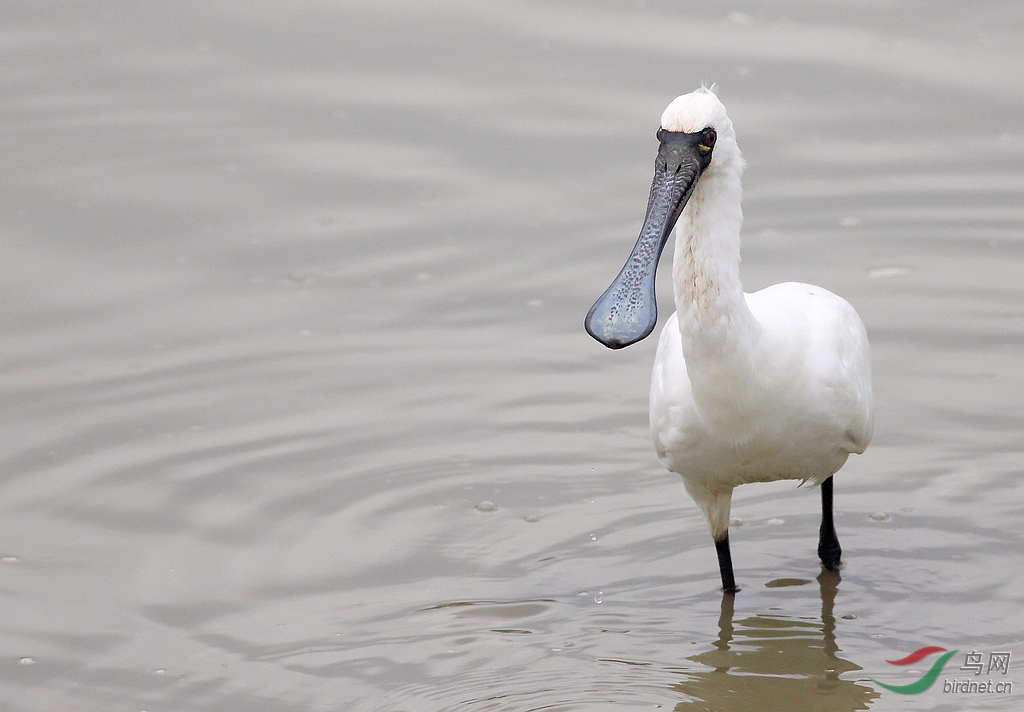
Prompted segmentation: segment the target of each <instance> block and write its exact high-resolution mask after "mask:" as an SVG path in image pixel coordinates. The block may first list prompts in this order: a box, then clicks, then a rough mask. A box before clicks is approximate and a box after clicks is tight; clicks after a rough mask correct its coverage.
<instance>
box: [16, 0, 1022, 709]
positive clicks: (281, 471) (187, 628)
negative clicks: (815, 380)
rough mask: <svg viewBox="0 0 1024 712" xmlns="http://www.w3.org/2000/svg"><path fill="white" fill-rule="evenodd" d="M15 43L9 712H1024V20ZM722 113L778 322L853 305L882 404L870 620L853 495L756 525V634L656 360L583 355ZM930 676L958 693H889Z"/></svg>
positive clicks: (162, 36)
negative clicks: (658, 165)
mask: <svg viewBox="0 0 1024 712" xmlns="http://www.w3.org/2000/svg"><path fill="white" fill-rule="evenodd" d="M0 18H2V21H3V22H2V27H0V56H2V59H3V62H2V65H0V66H2V67H3V69H2V70H0V77H2V86H3V91H2V98H0V108H2V114H0V145H2V153H0V155H2V156H3V173H2V175H3V179H2V181H0V217H2V220H0V240H2V243H0V246H2V260H0V265H2V266H0V270H2V272H0V289H2V295H3V309H2V311H0V329H2V331H0V333H2V339H3V341H2V343H3V346H2V351H0V397H2V401H3V407H2V409H0V418H2V424H0V448H2V450H0V453H2V470H0V478H2V479H0V482H2V485H0V557H2V558H0V596H2V607H0V610H2V614H0V621H2V627H0V707H2V708H3V709H5V710H14V711H19V712H20V711H22V710H25V711H27V710H44V709H45V710H55V709H63V710H103V711H108V710H149V711H151V712H152V711H155V710H218V711H223V710H246V711H252V710H268V711H274V712H277V711H284V710H354V711H367V710H381V711H386V712H399V711H403V710H404V711H419V710H454V709H460V710H461V709H467V710H539V709H544V710H562V711H564V710H600V709H608V710H611V709H616V710H619V709H658V708H660V709H678V710H689V709H694V710H700V709H712V710H725V709H729V710H796V709H800V710H816V709H821V710H857V709H866V708H869V707H870V708H871V709H878V710H888V709H892V710H897V709H898V710H905V709H917V710H961V709H1019V708H1020V705H1021V699H1022V697H1021V695H1024V608H1022V603H1024V593H1022V589H1024V564H1022V554H1024V523H1022V522H1024V516H1022V515H1024V478H1022V475H1024V464H1022V463H1024V459H1022V451H1024V397H1022V396H1024V368H1022V364H1024V360H1022V347H1024V286H1022V285H1024V279H1022V278H1024V200H1022V198H1024V169H1022V160H1024V49H1022V48H1024V9H1022V6H1020V5H1019V4H1018V3H1014V2H992V3H982V4H978V3H970V4H964V3H954V2H934V3H922V4H915V5H907V4H904V3H888V2H870V1H866V2H848V3H843V4H835V3H833V4H829V5H828V6H824V5H823V6H820V7H819V6H815V5H808V4H805V3H796V2H791V3H787V2H777V3H739V4H735V5H730V6H719V5H715V4H708V3H687V4H680V3H675V2H667V1H666V2H649V3H643V2H640V3H634V4H630V3H619V2H610V1H606V2H598V3H594V2H588V3H573V2H519V1H515V0H513V1H511V2H480V1H479V0H477V1H474V2H460V1H453V2H445V3H413V2H389V3H378V2H374V3H369V2H367V3H362V2H357V1H355V0H346V1H344V2H336V3H331V2H292V3H275V2H230V1H228V0H220V1H218V2H207V3H164V4H155V3H133V2H123V1H122V2H58V3H30V2H8V3H6V4H5V5H4V7H3V9H0ZM701 81H717V82H718V83H719V88H720V95H721V96H722V98H723V100H724V101H725V103H726V105H727V106H728V107H729V110H730V115H731V116H732V118H733V121H734V123H735V124H736V127H737V131H738V133H739V138H740V145H741V147H742V148H743V149H744V151H745V155H746V157H747V160H748V163H749V168H748V171H747V174H746V177H745V181H746V182H745V185H746V199H745V212H746V216H747V222H746V225H745V238H744V258H745V262H744V279H745V284H746V285H747V287H748V288H749V289H757V288H760V287H763V286H766V285H768V284H771V283H773V282H777V281H785V280H803V281H810V282H814V283H817V284H821V285H822V286H825V287H827V288H829V289H831V290H833V291H836V292H838V293H839V294H842V295H844V296H845V297H846V298H847V299H849V300H850V301H851V302H852V303H853V304H854V305H855V306H856V307H857V309H858V311H859V312H860V313H861V315H862V317H863V318H864V320H865V322H866V323H867V326H868V329H869V332H870V335H871V339H872V343H873V348H874V367H875V388H876V400H877V409H878V414H877V427H876V437H875V441H874V443H873V444H872V446H871V448H870V449H869V450H868V452H867V453H866V454H865V455H864V456H862V457H856V458H853V459H852V460H851V461H850V462H849V464H848V465H847V466H846V468H844V470H843V471H842V472H841V473H840V475H839V476H837V484H836V488H837V508H838V514H837V523H838V529H839V534H840V538H841V539H842V542H843V546H844V552H845V559H844V560H845V568H844V569H843V572H842V578H841V580H838V579H836V578H834V577H830V576H822V577H820V578H819V572H820V568H819V565H818V562H817V558H816V556H815V547H816V532H817V518H818V511H817V507H818V498H817V494H816V492H814V491H804V490H798V489H795V488H794V487H793V484H792V483H777V484H775V485H759V486H750V487H748V488H745V489H740V490H738V491H737V496H736V499H735V502H734V509H733V515H734V516H735V517H739V518H740V519H742V520H743V523H742V525H737V526H734V528H733V533H732V539H733V555H734V558H735V564H736V572H737V579H738V581H739V584H740V585H741V586H742V588H743V590H742V592H741V593H740V594H738V596H737V597H736V600H735V604H734V606H735V607H734V608H733V607H732V606H733V604H730V603H729V602H725V603H723V601H722V597H721V595H720V593H719V592H718V585H719V582H718V578H717V565H716V561H715V555H714V549H713V547H712V545H711V541H710V538H709V537H708V535H707V531H706V527H705V525H704V523H703V521H702V519H701V517H700V515H699V514H698V512H697V510H696V508H695V507H694V506H693V504H692V502H691V501H690V500H689V498H688V497H687V495H686V493H685V491H684V489H683V486H682V483H681V482H680V481H679V479H678V477H676V476H674V475H670V474H668V473H666V472H664V471H663V470H662V469H661V466H660V465H659V464H658V462H657V460H656V459H655V456H654V454H653V451H652V449H651V446H650V442H649V436H648V434H647V426H646V419H647V415H646V400H647V379H648V377H649V369H650V364H651V361H652V359H653V353H654V348H655V343H654V340H653V339H650V340H648V341H645V342H643V343H641V344H639V345H637V346H635V347H632V348H630V349H628V350H626V351H623V352H616V353H613V352H610V351H607V350H606V349H603V348H602V347H600V346H599V345H597V344H596V343H595V342H593V341H592V340H590V339H589V338H588V337H587V336H586V335H585V334H584V332H583V329H582V318H583V315H584V314H585V313H586V310H587V308H588V307H589V305H590V304H591V302H592V301H593V299H594V298H595V297H596V296H597V295H598V294H600V292H601V290H603V289H604V287H605V286H606V285H607V282H608V280H609V279H610V278H611V277H612V276H613V275H614V274H615V272H616V270H617V269H618V267H619V266H620V264H621V260H622V258H623V257H624V256H625V255H626V253H627V252H628V250H629V248H630V246H631V244H632V241H633V239H634V238H635V236H636V231H637V229H638V227H639V224H640V222H641V220H642V217H643V208H644V206H645V204H646V203H645V201H646V197H647V188H648V186H649V180H650V175H649V171H650V167H651V165H652V161H653V157H654V151H655V148H656V143H655V139H654V132H655V129H656V128H657V120H658V118H659V117H660V112H661V110H662V109H663V108H664V106H665V104H667V102H668V101H669V100H671V99H672V98H673V97H674V96H675V95H676V94H680V93H684V92H686V91H690V90H692V89H693V88H695V87H696V86H697V85H698V84H699V83H700V82H701ZM665 272H666V273H667V270H666V271H665ZM663 297H664V298H665V304H664V305H663V313H666V312H667V310H668V307H669V305H668V292H667V290H665V291H664V292H663ZM926 645H938V646H942V647H945V648H948V649H950V650H953V649H957V650H959V651H960V652H959V653H958V654H957V655H955V656H954V657H953V658H951V661H950V663H949V664H948V665H947V666H946V668H945V670H944V672H943V673H942V675H940V677H939V679H938V681H937V682H936V684H935V685H934V686H933V687H931V688H930V689H928V690H927V691H925V692H924V693H921V694H917V695H900V694H896V693H893V692H889V691H886V690H884V689H883V688H881V687H879V686H878V685H876V684H875V683H873V682H871V678H874V679H877V680H881V681H883V682H888V683H890V684H894V685H901V684H905V683H909V682H912V681H913V680H916V679H917V678H919V677H920V676H921V675H922V674H923V673H924V672H925V670H927V668H928V666H929V665H930V664H931V662H932V661H933V660H934V658H929V659H926V660H923V661H922V662H920V663H917V664H914V665H910V666H906V667H894V666H892V665H890V664H888V663H886V662H885V661H886V660H889V659H895V658H899V657H902V656H904V655H906V654H907V653H909V652H911V651H912V650H915V649H917V648H920V647H922V646H926ZM970 651H977V652H979V653H980V654H982V655H983V656H985V661H986V662H988V661H989V657H988V656H989V655H990V654H991V653H992V652H996V651H1009V652H1011V654H1012V656H1014V657H1012V658H1011V661H1010V663H1009V669H1008V673H1007V674H1005V675H1004V674H1002V673H1001V672H999V671H996V672H989V671H985V672H983V673H982V674H980V675H978V676H975V675H974V674H973V672H972V671H970V670H966V671H965V670H961V669H960V667H961V666H962V665H964V664H965V662H967V659H966V657H965V656H966V654H967V653H968V652H970ZM954 678H956V679H978V680H987V679H994V680H995V681H996V682H1000V681H1007V680H1008V681H1012V682H1013V683H1014V685H1015V686H1017V689H1013V691H1012V693H1011V694H974V695H970V696H967V695H963V694H956V693H944V692H943V691H942V686H943V682H944V680H945V679H954Z"/></svg>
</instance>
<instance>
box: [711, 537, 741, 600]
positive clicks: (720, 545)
mask: <svg viewBox="0 0 1024 712" xmlns="http://www.w3.org/2000/svg"><path fill="white" fill-rule="evenodd" d="M715 550H716V551H718V569H719V570H720V571H721V572H722V590H723V591H725V592H726V593H736V592H737V591H738V590H739V589H738V588H736V579H735V578H733V575H732V554H731V553H729V532H726V533H725V536H724V537H722V538H721V539H719V540H718V541H716V542H715Z"/></svg>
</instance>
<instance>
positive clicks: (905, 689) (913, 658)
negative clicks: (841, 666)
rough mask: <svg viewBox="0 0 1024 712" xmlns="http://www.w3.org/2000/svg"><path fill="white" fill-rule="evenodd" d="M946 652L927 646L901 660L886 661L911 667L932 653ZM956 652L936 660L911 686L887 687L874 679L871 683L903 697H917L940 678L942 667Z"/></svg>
mask: <svg viewBox="0 0 1024 712" xmlns="http://www.w3.org/2000/svg"><path fill="white" fill-rule="evenodd" d="M944 650H946V649H945V648H940V647H939V646H937V645H927V646H925V647H923V648H918V649H917V650H915V651H914V652H912V653H911V654H910V655H908V656H907V657H905V658H900V659H899V660H886V661H885V662H887V663H889V664H890V665H910V664H911V663H916V662H917V661H918V660H920V659H922V658H926V657H928V656H929V655H931V654H932V653H940V652H942V651H944ZM956 652H957V651H955V650H950V651H949V652H947V653H945V655H941V656H939V658H938V660H936V661H935V662H934V663H933V664H932V666H931V668H929V670H928V672H926V673H925V674H924V675H922V676H921V679H919V680H917V681H915V682H912V683H910V684H909V685H886V684H885V683H884V682H879V681H878V680H875V679H873V678H872V680H871V682H873V683H875V684H876V685H881V686H882V687H884V688H885V689H887V690H892V691H893V692H898V693H900V694H901V695H916V694H917V693H919V692H924V691H925V690H927V689H928V688H929V687H931V686H932V683H933V682H935V679H936V678H937V677H938V676H939V673H940V672H942V666H943V665H945V664H946V661H947V660H949V659H950V658H951V657H953V656H954V655H956Z"/></svg>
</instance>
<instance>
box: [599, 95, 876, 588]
mask: <svg viewBox="0 0 1024 712" xmlns="http://www.w3.org/2000/svg"><path fill="white" fill-rule="evenodd" d="M659 137H660V138H662V148H661V151H660V153H659V159H658V162H656V175H655V181H654V185H653V186H652V189H651V200H650V202H649V205H648V214H647V219H646V220H645V223H644V229H643V230H642V231H641V235H640V238H639V239H638V240H637V246H636V247H635V248H634V252H633V255H632V256H631V258H630V261H629V262H627V264H626V266H625V267H624V268H623V270H622V272H620V274H619V276H618V277H617V278H616V280H615V282H613V284H612V286H611V287H609V289H608V290H607V291H606V292H605V294H604V295H603V296H602V298H601V299H599V300H598V302H597V303H596V304H595V305H594V308H593V309H591V312H590V314H588V318H587V329H588V331H589V332H590V333H591V334H592V335H594V336H595V338H598V340H600V341H602V342H603V343H605V344H606V345H608V346H610V347H612V348H620V347H622V346H627V345H629V344H630V343H634V342H635V341H638V340H639V339H640V338H643V337H644V336H646V335H647V334H649V333H650V330H651V329H653V327H654V322H655V321H656V319H657V313H656V306H655V302H654V299H653V274H654V272H653V268H651V267H650V266H649V264H648V263H647V262H646V261H645V260H646V259H649V258H650V256H651V255H652V254H653V255H654V262H655V264H656V260H657V256H659V255H660V253H661V249H662V248H663V247H664V244H665V241H666V240H667V237H668V232H669V231H671V229H672V226H673V224H675V223H676V220H678V224H677V226H676V246H675V255H674V259H673V288H674V293H675V302H676V313H675V314H673V315H672V316H671V317H670V318H669V320H668V322H667V323H666V324H665V327H664V329H663V330H662V334H661V339H660V342H659V345H658V352H657V356H656V358H655V364H654V373H653V377H652V381H651V430H652V435H653V437H654V444H655V449H656V451H657V453H658V457H659V458H660V459H661V461H662V463H663V464H664V465H665V467H667V468H668V469H669V470H671V471H672V472H676V473H679V474H680V475H682V476H683V480H684V482H685V484H686V489H687V491H688V492H689V493H690V495H691V496H692V497H693V499H694V501H695V502H696V503H697V504H698V506H699V507H700V508H701V510H702V511H703V512H704V514H705V516H706V518H707V520H708V525H709V527H710V529H711V534H712V537H713V538H714V540H715V542H716V545H717V546H718V553H719V563H720V566H721V568H722V580H723V585H724V587H725V589H726V590H727V591H732V590H736V589H735V583H734V581H733V579H732V564H731V558H730V554H729V545H728V526H729V514H730V503H731V498H732V490H733V488H735V487H736V486H738V485H741V484H746V483H750V482H770V481H774V480H780V479H794V480H801V481H812V482H815V483H825V484H826V487H824V488H823V495H822V503H823V520H822V529H821V545H820V546H819V555H820V556H821V557H822V561H823V563H825V565H826V567H828V568H835V567H838V565H839V554H840V549H839V542H838V539H837V538H836V536H835V531H834V527H833V526H832V511H831V508H832V482H831V479H830V478H831V476H832V475H833V474H834V473H835V472H836V471H837V470H839V468H840V467H842V466H843V464H844V463H845V462H846V459H847V457H848V456H849V454H850V453H860V452H863V451H864V448H865V447H867V444H868V441H869V440H870V438H871V430H872V405H871V400H872V397H871V369H870V359H869V347H868V341H867V334H866V332H865V329H864V325H863V323H862V322H861V320H860V318H859V317H858V316H857V313H856V312H855V311H854V309H853V307H851V306H850V305H849V304H848V303H847V302H846V301H845V300H843V299H842V298H840V297H838V296H836V295H834V294H832V293H831V292H829V291H828V290H825V289H822V288H821V287H815V286H812V285H807V284H799V283H794V282H787V283H783V284H777V285H775V286H772V287H768V288H767V289H763V290H761V291H759V292H755V293H753V294H744V293H743V288H742V285H741V283H740V278H739V233H740V224H741V223H742V219H743V217H742V211H741V208H740V198H741V188H740V176H741V174H742V171H743V159H742V157H741V155H740V152H739V148H738V146H737V145H736V140H735V133H734V131H733V127H732V123H731V122H730V121H729V118H728V116H727V115H726V113H725V107H724V106H722V104H721V102H719V101H718V98H717V97H716V96H715V95H714V94H713V93H711V92H710V91H708V90H699V91H697V92H694V93H692V94H687V95H684V96H681V97H679V98H678V99H676V100H675V101H674V102H672V104H670V105H669V107H668V109H666V111H665V113H664V115H663V116H662V131H660V132H659ZM712 150H713V156H712ZM658 241H660V242H658Z"/></svg>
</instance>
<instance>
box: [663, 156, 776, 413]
mask: <svg viewBox="0 0 1024 712" xmlns="http://www.w3.org/2000/svg"><path fill="white" fill-rule="evenodd" d="M741 170H742V163H741V162H740V161H739V160H738V157H737V161H736V162H735V163H732V164H728V163H727V164H726V165H725V166H723V167H720V168H719V169H718V170H716V171H712V170H711V169H710V168H709V170H708V171H707V172H705V174H704V175H703V176H702V177H701V178H700V180H699V181H698V183H697V185H696V187H695V188H694V191H693V194H692V195H691V197H690V200H689V202H688V203H687V205H686V208H685V209H684V210H683V214H682V215H681V216H680V219H679V223H678V227H677V232H676V246H675V258H674V260H673V264H672V271H673V284H674V287H675V300H676V312H677V314H678V320H679V331H680V336H681V337H682V346H683V355H684V356H685V358H686V369H687V373H688V375H689V377H690V381H691V384H692V386H693V389H694V396H695V398H696V399H697V401H698V403H699V402H701V401H705V402H707V403H708V404H709V406H710V404H711V401H715V402H720V401H722V400H723V399H725V400H729V398H728V393H729V392H735V393H737V394H741V393H748V394H749V393H751V390H752V389H753V390H756V382H757V380H758V371H757V363H756V362H757V356H756V350H757V343H758V337H759V334H760V326H759V325H758V322H757V320H756V319H755V318H754V316H753V314H751V312H750V310H749V309H748V308H747V303H746V299H745V297H744V295H743V285H742V284H741V283H740V226H741V224H742V222H743V211H742V209H741V207H740V199H741V195H742V191H741V187H740V171H741ZM702 394H703V395H702ZM722 405H723V406H724V407H726V408H727V409H729V407H728V405H727V404H726V403H722Z"/></svg>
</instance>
